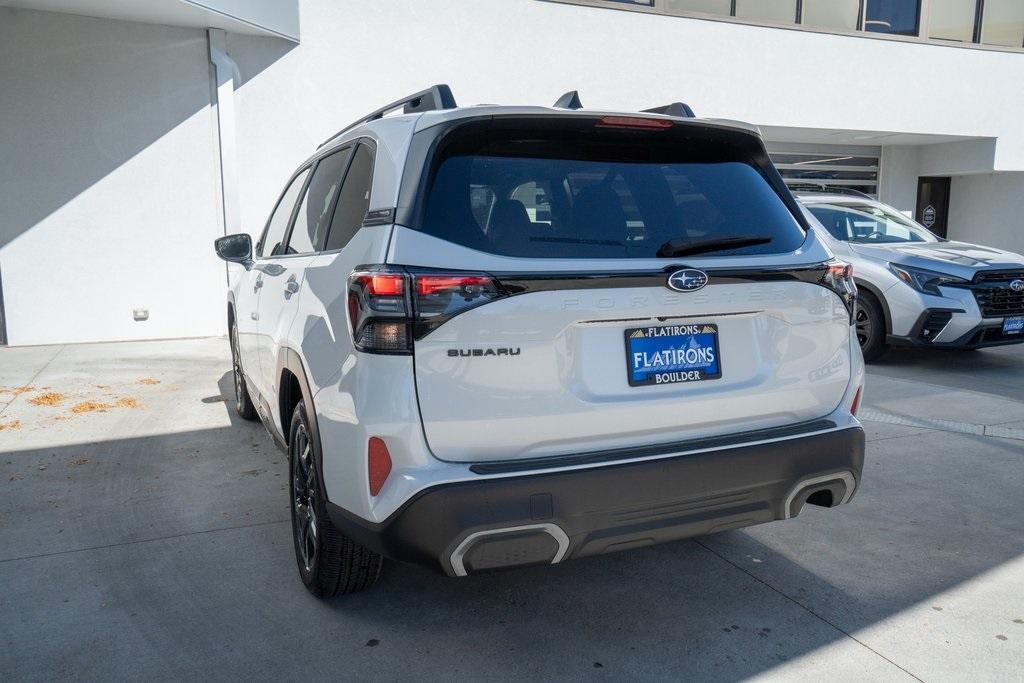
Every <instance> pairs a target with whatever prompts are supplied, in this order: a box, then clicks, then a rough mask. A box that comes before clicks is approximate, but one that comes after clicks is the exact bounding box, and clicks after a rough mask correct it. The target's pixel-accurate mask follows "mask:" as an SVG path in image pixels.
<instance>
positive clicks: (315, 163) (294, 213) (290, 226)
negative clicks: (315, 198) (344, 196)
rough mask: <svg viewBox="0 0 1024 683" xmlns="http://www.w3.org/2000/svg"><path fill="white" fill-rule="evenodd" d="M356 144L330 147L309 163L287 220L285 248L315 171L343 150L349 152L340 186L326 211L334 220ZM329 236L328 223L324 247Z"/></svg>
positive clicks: (310, 252) (289, 242)
mask: <svg viewBox="0 0 1024 683" xmlns="http://www.w3.org/2000/svg"><path fill="white" fill-rule="evenodd" d="M357 144H358V142H357V141H349V142H346V143H344V144H341V145H338V146H337V147H331V151H330V152H329V153H327V154H321V155H320V156H318V157H317V158H316V159H314V160H313V161H312V162H311V164H310V166H311V168H310V171H309V176H308V177H307V178H306V182H305V184H304V185H303V186H302V194H301V195H300V196H299V199H298V200H297V201H296V202H295V208H294V209H293V210H292V216H291V220H289V222H288V230H287V232H286V233H285V239H284V244H285V246H286V248H287V245H290V244H291V241H292V232H293V231H294V230H295V219H296V218H298V215H299V214H298V210H299V207H300V206H302V202H303V201H305V199H306V194H307V193H308V192H309V184H310V182H311V181H312V180H313V176H314V175H315V174H316V170H317V169H318V168H319V167H320V162H321V161H323V160H324V159H326V158H327V157H329V156H333V155H335V154H341V153H342V152H344V151H345V150H350V153H349V155H348V159H347V160H346V161H345V167H344V168H343V169H342V170H341V184H340V185H338V194H337V195H336V196H335V197H334V199H333V200H331V208H330V209H328V213H330V215H331V220H332V221H333V220H334V210H335V208H337V206H338V197H339V196H341V188H342V186H343V185H344V184H345V178H347V177H348V169H349V166H351V165H352V157H354V156H355V153H354V152H352V151H351V150H354V149H355V147H356V145H357ZM330 236H331V225H330V223H328V224H327V234H325V235H324V244H325V245H326V244H327V239H328V238H329V237H330ZM322 253H324V251H323V250H320V251H303V252H296V253H294V254H280V256H312V255H313V254H322Z"/></svg>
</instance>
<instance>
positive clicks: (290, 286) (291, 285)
mask: <svg viewBox="0 0 1024 683" xmlns="http://www.w3.org/2000/svg"><path fill="white" fill-rule="evenodd" d="M298 291H299V283H298V282H296V281H295V280H289V281H288V282H287V283H285V286H284V296H285V298H288V297H290V296H291V295H292V294H295V293H296V292H298Z"/></svg>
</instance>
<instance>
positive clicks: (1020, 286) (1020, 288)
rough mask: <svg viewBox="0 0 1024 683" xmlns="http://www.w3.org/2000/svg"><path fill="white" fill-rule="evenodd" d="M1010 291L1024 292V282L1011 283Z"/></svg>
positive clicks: (1015, 281)
mask: <svg viewBox="0 0 1024 683" xmlns="http://www.w3.org/2000/svg"><path fill="white" fill-rule="evenodd" d="M1010 289H1012V290H1013V291H1015V292H1024V280H1014V281H1013V282H1011V283H1010Z"/></svg>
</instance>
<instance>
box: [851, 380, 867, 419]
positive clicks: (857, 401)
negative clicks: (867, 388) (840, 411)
mask: <svg viewBox="0 0 1024 683" xmlns="http://www.w3.org/2000/svg"><path fill="white" fill-rule="evenodd" d="M863 392H864V387H860V388H858V389H857V393H856V394H854V396H853V403H851V404H850V414H851V415H853V416H856V415H857V411H858V410H860V396H861V394H862V393H863Z"/></svg>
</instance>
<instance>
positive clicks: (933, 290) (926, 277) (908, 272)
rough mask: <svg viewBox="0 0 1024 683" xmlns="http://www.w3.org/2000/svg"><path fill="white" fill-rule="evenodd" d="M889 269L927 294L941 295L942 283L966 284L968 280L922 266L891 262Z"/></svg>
mask: <svg viewBox="0 0 1024 683" xmlns="http://www.w3.org/2000/svg"><path fill="white" fill-rule="evenodd" d="M889 270H891V271H892V272H893V273H895V274H896V277H898V278H899V279H901V280H903V281H904V282H905V283H907V284H908V285H910V286H911V287H913V288H914V289H916V290H917V291H919V292H924V293H925V294H935V295H937V296H941V295H942V293H941V292H940V291H939V287H940V286H941V285H964V284H967V283H968V280H965V279H963V278H962V277H956V276H954V275H947V274H945V273H936V272H935V271H931V270H924V269H922V268H911V267H909V266H898V265H896V264H895V263H890V264H889Z"/></svg>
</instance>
